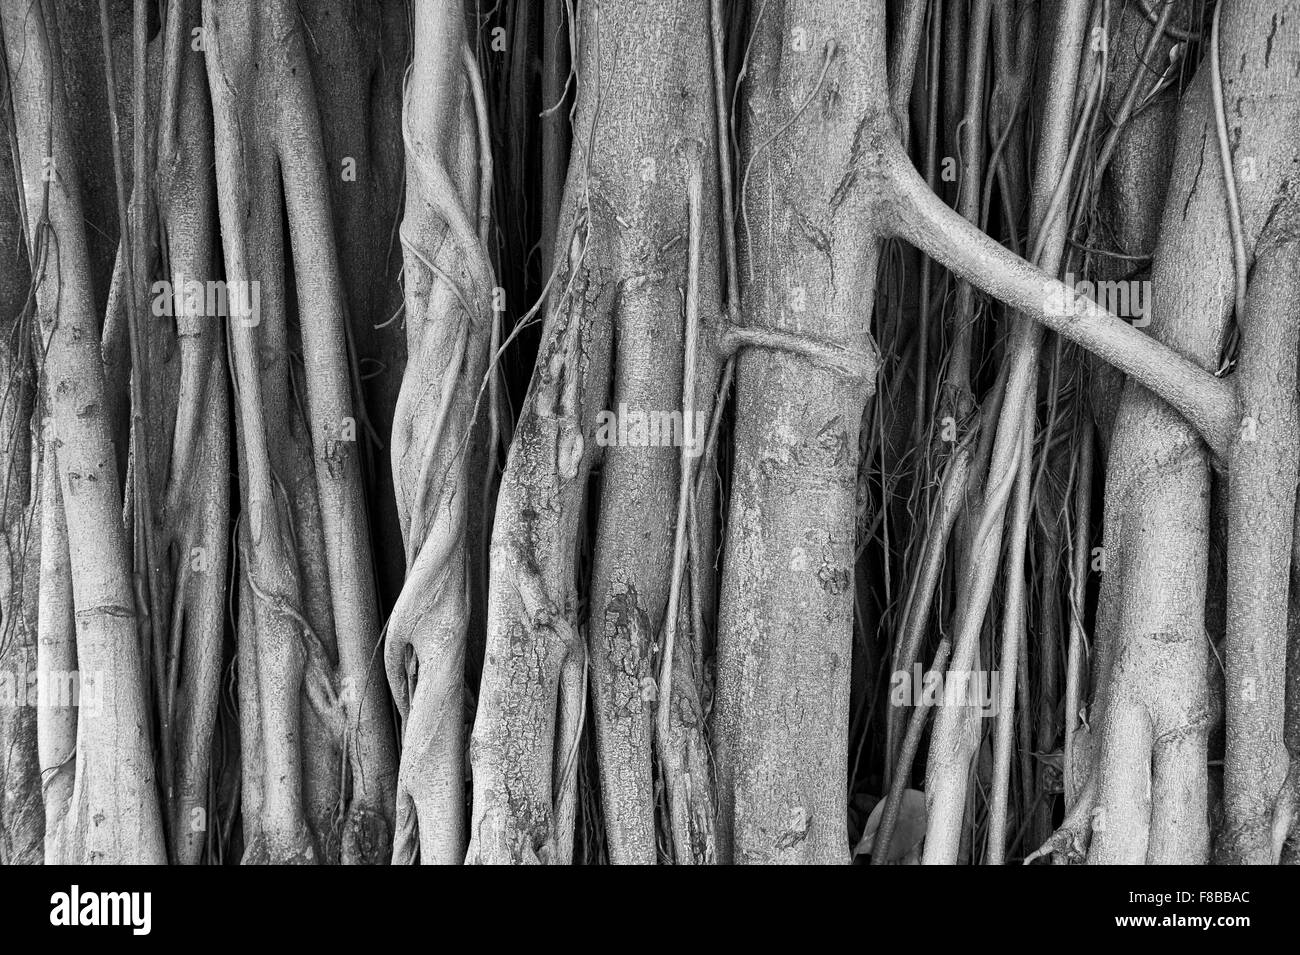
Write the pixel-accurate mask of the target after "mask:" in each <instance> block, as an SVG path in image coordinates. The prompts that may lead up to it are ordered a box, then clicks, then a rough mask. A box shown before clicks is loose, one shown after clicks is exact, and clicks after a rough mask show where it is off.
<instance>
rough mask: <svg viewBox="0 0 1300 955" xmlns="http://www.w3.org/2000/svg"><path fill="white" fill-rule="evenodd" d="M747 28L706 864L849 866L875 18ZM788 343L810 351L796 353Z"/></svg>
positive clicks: (818, 18) (791, 11)
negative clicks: (714, 847) (738, 344)
mask: <svg viewBox="0 0 1300 955" xmlns="http://www.w3.org/2000/svg"><path fill="white" fill-rule="evenodd" d="M752 29H753V31H754V39H753V43H752V46H751V47H750V50H749V57H750V61H749V73H750V79H749V80H748V81H747V83H748V84H752V85H750V86H748V88H747V90H746V93H747V109H746V112H745V123H744V127H743V137H742V140H741V167H742V169H744V170H745V174H744V175H742V181H741V185H740V191H739V193H738V200H737V201H738V204H739V206H740V209H741V215H740V217H739V218H740V229H741V233H740V248H741V250H742V255H741V283H742V286H741V288H742V291H741V299H742V302H741V310H740V314H741V320H742V323H743V324H742V326H741V328H740V329H738V330H737V331H739V332H743V333H744V334H745V335H747V336H749V337H748V339H747V340H746V345H747V347H745V348H744V350H743V351H742V352H741V353H740V355H739V357H738V360H737V371H736V416H737V423H736V434H735V455H736V461H735V465H734V468H733V473H732V481H733V486H732V493H731V500H730V504H729V511H728V520H727V536H726V551H725V555H724V558H723V569H722V584H721V587H722V595H721V609H720V616H719V623H718V630H719V633H718V704H717V705H718V709H717V713H716V723H715V732H716V734H717V760H718V801H719V826H718V829H719V848H720V851H719V858H720V859H722V860H723V861H728V862H732V861H734V862H741V863H758V862H821V863H827V862H846V861H848V843H847V835H846V832H845V825H844V815H843V807H844V802H845V798H846V797H845V794H846V792H847V780H846V778H845V776H846V766H845V761H844V754H845V752H846V751H847V745H848V743H847V736H848V693H849V685H848V674H849V653H850V639H851V635H852V623H853V594H852V581H853V555H854V551H855V543H856V540H855V537H854V535H853V528H854V526H855V521H854V515H855V512H856V506H855V505H856V488H857V465H858V441H857V434H858V429H859V428H860V427H861V423H862V415H863V410H864V407H865V404H866V400H867V397H868V396H869V395H870V393H871V391H872V388H873V385H874V377H875V370H876V369H875V345H874V343H873V341H872V338H871V334H870V330H869V309H870V306H869V303H870V302H871V301H872V296H873V290H874V286H875V277H876V256H877V244H878V239H879V232H878V231H877V223H876V215H875V208H874V204H875V202H876V200H878V198H879V195H878V193H877V185H878V183H877V180H876V178H875V176H874V175H873V170H872V168H871V165H872V164H873V160H875V159H876V154H877V153H878V152H879V150H880V149H881V146H882V140H883V137H884V136H885V135H886V131H887V130H888V129H889V124H890V122H891V121H890V116H889V106H888V99H887V96H886V92H887V87H886V82H885V73H884V57H883V51H884V43H885V38H884V29H885V25H884V9H883V4H879V3H871V4H868V5H867V6H866V7H865V8H863V7H862V6H861V5H858V4H849V3H838V2H817V3H800V2H785V3H769V4H767V5H766V6H765V8H764V9H763V11H762V13H761V14H760V15H758V19H757V22H755V23H754V24H753V26H752ZM803 343H809V344H810V345H812V346H813V348H809V349H806V350H804V353H802V354H800V353H799V351H800V345H801V344H803ZM822 351H826V352H831V353H833V354H835V355H840V356H843V359H842V361H841V362H840V366H839V367H835V366H834V365H832V364H831V363H830V362H828V361H827V360H826V358H825V356H823V355H821V352H822ZM792 352H793V353H792Z"/></svg>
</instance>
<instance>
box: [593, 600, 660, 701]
mask: <svg viewBox="0 0 1300 955" xmlns="http://www.w3.org/2000/svg"><path fill="white" fill-rule="evenodd" d="M615 587H616V592H615V593H614V595H613V596H612V597H610V598H609V600H608V601H607V602H606V604H605V626H604V635H605V652H606V654H607V655H608V657H609V660H610V662H611V663H612V664H613V665H614V666H613V670H614V672H615V674H616V675H615V678H614V686H613V693H614V701H613V702H614V710H615V712H616V713H617V714H618V715H619V716H635V715H638V714H640V713H641V712H642V711H643V710H644V709H645V702H646V701H645V698H644V696H643V692H642V689H643V688H642V679H643V678H644V677H645V676H646V675H647V664H648V663H649V654H648V653H647V652H646V650H647V649H648V647H647V643H648V639H649V634H650V616H649V614H647V613H646V610H645V608H644V607H642V606H641V602H640V600H639V599H638V597H637V592H636V588H635V587H634V586H632V585H631V584H625V585H622V586H620V585H615Z"/></svg>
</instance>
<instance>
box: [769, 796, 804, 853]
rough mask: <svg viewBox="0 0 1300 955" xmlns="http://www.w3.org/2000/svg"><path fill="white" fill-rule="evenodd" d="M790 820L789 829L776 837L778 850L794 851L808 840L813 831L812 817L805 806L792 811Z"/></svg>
mask: <svg viewBox="0 0 1300 955" xmlns="http://www.w3.org/2000/svg"><path fill="white" fill-rule="evenodd" d="M789 820H790V821H789V827H788V828H787V829H786V830H785V831H784V832H782V833H781V834H780V835H779V836H777V837H776V848H777V849H778V850H785V849H793V848H794V847H795V846H797V845H798V844H799V843H801V842H803V841H804V840H805V839H807V838H808V832H809V830H810V829H812V816H811V814H810V813H809V812H808V810H807V809H805V808H804V807H803V806H795V807H794V808H793V809H791V810H790V814H789Z"/></svg>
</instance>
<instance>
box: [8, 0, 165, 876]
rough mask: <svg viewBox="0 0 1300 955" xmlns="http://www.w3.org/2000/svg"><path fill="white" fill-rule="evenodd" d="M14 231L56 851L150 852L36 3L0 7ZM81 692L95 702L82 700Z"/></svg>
mask: <svg viewBox="0 0 1300 955" xmlns="http://www.w3.org/2000/svg"><path fill="white" fill-rule="evenodd" d="M0 29H3V32H4V44H5V58H6V61H7V65H8V69H9V82H10V83H11V84H12V92H13V109H14V120H15V130H16V134H17V135H16V139H17V141H18V144H19V146H18V148H19V163H20V165H21V170H22V182H23V186H24V202H25V207H26V216H27V234H28V235H29V236H31V240H30V242H29V249H30V250H31V252H30V260H31V261H32V262H33V263H35V264H34V266H33V282H34V284H35V286H36V303H37V318H38V323H39V324H38V334H39V335H40V338H41V341H42V343H44V347H45V349H46V350H45V356H44V375H43V381H42V389H43V391H45V392H46V393H47V394H48V395H49V408H50V412H51V417H52V419H53V421H52V425H53V436H51V437H50V438H48V439H47V440H53V441H54V442H55V450H54V453H53V455H52V456H48V457H49V458H50V462H51V463H53V465H54V466H55V467H56V468H57V472H58V483H59V490H60V491H61V493H62V500H63V505H62V509H63V511H64V513H65V515H66V519H67V523H66V527H67V547H68V553H69V558H70V563H69V566H70V576H71V581H72V599H73V605H74V610H75V620H76V647H77V665H78V668H79V670H80V677H81V681H80V682H81V693H82V696H83V706H82V707H81V708H80V709H81V714H82V718H81V719H80V720H79V721H78V724H77V744H76V763H75V780H74V782H73V788H72V792H71V794H70V797H69V798H70V800H71V807H70V810H69V811H70V812H71V813H72V814H73V816H74V820H69V829H70V832H69V842H68V844H67V845H66V847H65V849H64V855H63V859H65V860H68V861H72V860H84V861H93V862H109V863H112V862H161V861H163V858H164V850H163V837H162V825H161V817H160V814H159V805H158V796H157V792H156V789H155V775H154V766H153V758H152V753H151V748H150V746H149V739H148V732H149V717H148V713H147V704H146V701H145V699H144V696H143V693H142V692H141V689H142V685H143V684H142V671H141V667H142V661H141V658H140V651H139V645H138V644H137V642H136V614H137V608H136V606H135V598H134V595H133V594H132V592H131V584H130V579H131V578H130V556H129V551H128V549H127V542H126V540H125V538H124V534H123V529H122V525H121V521H120V512H119V507H120V502H121V500H122V498H121V492H120V484H119V481H118V476H117V466H116V456H115V452H114V444H113V436H112V434H111V433H110V431H109V427H108V421H107V420H106V416H105V404H104V400H105V390H104V373H103V370H102V368H101V366H100V364H99V341H100V335H99V323H98V321H97V318H96V308H95V304H94V297H93V295H92V293H91V288H90V276H89V262H88V259H87V252H86V243H85V232H84V226H83V223H82V218H81V216H82V213H81V206H80V198H79V192H78V185H77V182H76V179H75V177H74V176H73V170H74V169H75V166H74V164H73V162H72V160H71V150H72V148H73V147H72V144H71V143H70V142H69V141H68V136H67V132H66V128H65V125H64V123H65V116H66V112H65V108H64V107H63V105H62V101H63V93H62V75H61V71H60V70H59V61H58V58H57V56H56V55H55V54H54V53H53V52H52V51H54V50H56V49H57V41H56V40H55V37H57V25H56V24H55V22H54V19H53V16H52V14H51V9H50V6H49V5H48V4H46V3H39V4H34V5H33V4H30V3H25V2H19V0H12V2H6V3H5V4H4V5H3V7H0ZM91 702H93V704H94V706H95V709H96V710H97V712H95V713H94V715H93V716H90V715H89V713H88V709H89V707H88V705H86V704H88V703H91Z"/></svg>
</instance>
